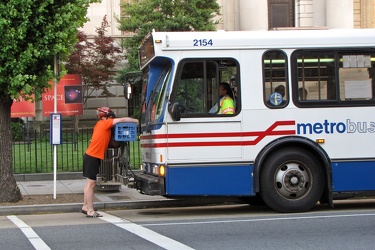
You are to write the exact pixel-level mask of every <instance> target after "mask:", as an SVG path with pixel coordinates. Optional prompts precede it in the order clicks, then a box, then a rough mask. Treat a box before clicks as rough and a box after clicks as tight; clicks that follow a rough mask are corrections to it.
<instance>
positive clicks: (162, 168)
mask: <svg viewBox="0 0 375 250" xmlns="http://www.w3.org/2000/svg"><path fill="white" fill-rule="evenodd" d="M159 175H160V176H165V166H164V165H161V166H160V167H159Z"/></svg>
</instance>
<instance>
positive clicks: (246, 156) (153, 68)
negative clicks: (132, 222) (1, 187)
mask: <svg viewBox="0 0 375 250" xmlns="http://www.w3.org/2000/svg"><path fill="white" fill-rule="evenodd" d="M139 58H140V65H141V70H142V77H143V78H142V79H143V87H142V115H141V121H140V127H141V136H140V144H141V151H142V171H141V172H140V173H136V174H135V176H134V180H135V188H136V189H138V190H139V191H140V192H141V193H144V194H147V195H162V196H165V197H181V196H183V197H187V196H205V197H208V196H216V197H218V196H221V197H241V198H243V199H244V200H248V201H253V199H254V200H262V202H264V203H265V204H266V205H268V206H269V207H270V208H272V209H274V210H276V211H279V212H302V211H308V210H310V209H311V208H313V207H314V206H315V205H316V204H317V203H318V202H320V203H321V204H328V205H330V206H332V207H333V200H334V199H336V198H348V197H352V196H355V195H373V194H374V193H375V192H374V191H375V147H374V146H373V145H374V142H375V98H374V97H375V30H374V29H351V30H345V29H340V30H279V31H239V32H226V31H217V32H155V31H153V32H152V33H150V34H149V35H148V36H147V37H146V38H145V39H144V41H143V43H142V45H141V46H140V47H139ZM222 82H226V83H228V84H229V85H230V87H231V91H232V94H233V99H234V103H235V112H234V113H233V114H229V115H228V114H226V115H224V114H218V112H214V113H211V112H209V111H210V109H211V108H212V107H213V106H215V104H216V103H218V102H219V99H220V96H219V92H218V85H219V84H220V83H222ZM280 88H282V89H283V91H280Z"/></svg>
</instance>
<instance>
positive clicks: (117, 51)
mask: <svg viewBox="0 0 375 250" xmlns="http://www.w3.org/2000/svg"><path fill="white" fill-rule="evenodd" d="M109 27H110V26H109V24H108V21H107V16H104V17H103V20H102V24H101V26H100V27H98V28H96V34H97V35H95V36H94V38H93V41H92V42H90V39H89V38H88V36H87V35H86V34H85V33H84V32H83V31H80V32H79V33H78V35H77V38H78V42H77V43H76V44H75V46H74V51H73V53H72V54H70V56H69V57H68V61H67V63H66V64H65V68H66V69H67V70H68V73H69V74H80V75H81V76H82V80H83V90H84V92H85V93H86V94H85V99H84V103H86V101H87V98H88V97H89V96H90V95H91V94H92V92H93V91H95V90H101V91H102V93H101V94H102V95H104V96H111V95H113V94H111V93H110V92H109V91H108V86H109V84H110V83H111V81H112V80H113V79H114V76H115V75H116V71H115V67H116V65H117V64H118V63H119V62H121V59H122V58H123V55H122V50H121V48H120V47H119V46H117V45H116V44H115V39H114V38H113V37H110V36H106V35H105V33H106V31H107V28H109Z"/></svg>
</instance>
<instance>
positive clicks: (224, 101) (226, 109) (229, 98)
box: [209, 82, 235, 115]
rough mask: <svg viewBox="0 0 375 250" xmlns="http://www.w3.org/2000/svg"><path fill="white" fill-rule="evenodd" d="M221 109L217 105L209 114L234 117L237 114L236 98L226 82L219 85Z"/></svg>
mask: <svg viewBox="0 0 375 250" xmlns="http://www.w3.org/2000/svg"><path fill="white" fill-rule="evenodd" d="M219 96H220V101H219V104H220V107H219V108H218V106H217V103H216V104H215V105H214V106H213V107H212V108H211V109H210V111H209V113H211V114H214V113H216V112H217V114H223V115H232V114H234V113H235V105H234V96H233V91H232V89H231V87H230V85H229V84H228V83H226V82H222V83H220V84H219Z"/></svg>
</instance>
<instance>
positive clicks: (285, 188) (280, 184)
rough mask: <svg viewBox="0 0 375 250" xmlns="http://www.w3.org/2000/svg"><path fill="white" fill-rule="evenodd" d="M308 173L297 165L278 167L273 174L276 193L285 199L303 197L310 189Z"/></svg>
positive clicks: (289, 164)
mask: <svg viewBox="0 0 375 250" xmlns="http://www.w3.org/2000/svg"><path fill="white" fill-rule="evenodd" d="M310 176H311V175H310V173H309V171H308V169H307V168H305V167H304V166H301V165H300V164H297V163H287V164H283V165H282V166H280V167H279V168H278V170H277V172H276V174H275V184H276V187H277V190H278V192H279V193H280V194H281V195H282V196H283V197H285V198H288V199H297V198H300V197H303V196H304V195H305V194H306V193H308V191H309V189H310V186H311V185H310Z"/></svg>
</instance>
